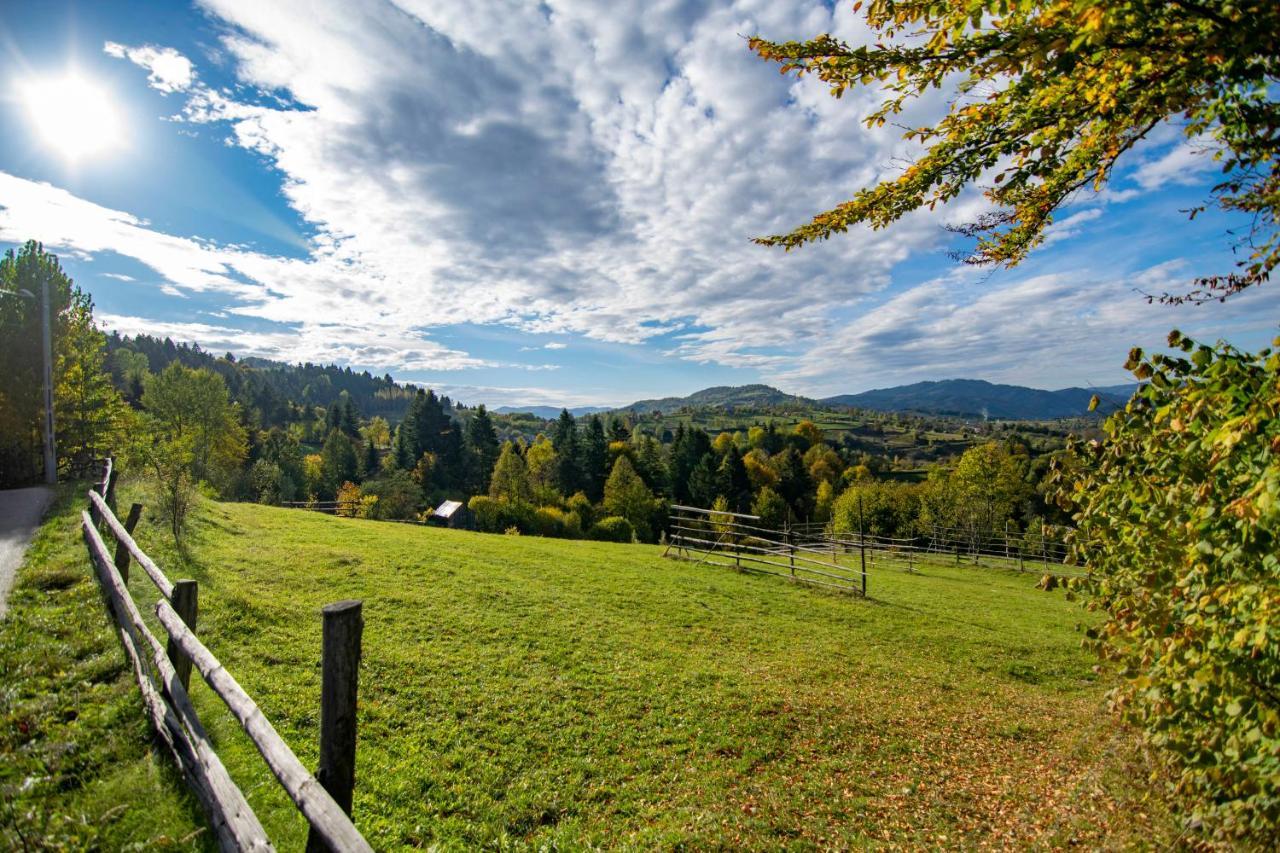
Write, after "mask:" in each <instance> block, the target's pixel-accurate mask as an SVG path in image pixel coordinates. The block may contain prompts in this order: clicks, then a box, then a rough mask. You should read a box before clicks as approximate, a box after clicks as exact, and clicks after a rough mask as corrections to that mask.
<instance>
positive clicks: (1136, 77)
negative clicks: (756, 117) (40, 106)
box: [749, 0, 1280, 299]
mask: <svg viewBox="0 0 1280 853" xmlns="http://www.w3.org/2000/svg"><path fill="white" fill-rule="evenodd" d="M859 6H861V3H859V4H857V6H855V8H858V7H859ZM866 20H867V24H868V26H869V27H870V29H871V30H872V31H873V33H874V36H873V38H872V39H869V40H868V42H869V44H867V45H865V46H857V47H853V46H850V45H848V44H845V43H843V42H841V41H839V40H838V39H835V38H832V37H831V36H829V35H823V36H819V37H818V38H815V39H813V40H811V41H807V42H788V43H785V44H783V43H775V42H770V41H767V40H765V39H762V38H759V37H756V38H752V39H751V40H750V42H749V44H750V47H751V49H752V50H754V51H755V52H756V53H757V54H759V55H760V56H761V57H762V58H764V59H766V60H770V61H774V62H777V63H779V64H780V65H781V70H782V72H783V73H795V74H796V75H797V76H802V75H805V74H815V75H817V76H818V78H819V79H821V80H822V81H823V82H824V83H827V84H828V85H829V86H830V87H831V94H832V95H834V96H835V97H840V96H841V95H843V94H844V93H845V92H846V91H848V90H849V89H851V88H854V87H857V86H865V85H877V86H880V87H882V88H883V89H884V90H887V92H888V93H889V94H888V97H887V98H886V99H885V100H884V101H883V103H882V104H881V105H880V107H879V109H877V110H875V111H874V112H872V113H871V114H870V115H869V116H868V117H867V119H866V122H867V124H868V126H870V127H880V126H883V125H884V124H885V123H886V122H887V121H890V120H891V119H892V117H893V116H895V115H897V114H899V113H901V112H902V111H903V110H904V108H905V106H906V104H907V103H908V102H909V101H911V100H913V99H916V98H919V97H921V96H922V95H924V94H925V93H926V92H927V91H929V90H930V89H935V88H940V87H942V86H944V85H945V86H952V85H953V81H956V85H957V92H958V95H957V96H956V97H955V98H953V99H952V101H951V104H950V109H949V111H948V113H947V115H946V116H945V117H944V118H942V119H941V120H940V121H939V122H938V123H937V124H935V125H933V126H931V127H922V128H909V129H908V130H907V131H906V133H905V138H906V139H908V140H911V141H915V142H918V143H921V144H923V145H924V146H925V152H924V154H923V155H922V156H920V157H919V158H918V159H917V160H916V161H915V162H914V163H912V164H911V165H910V166H908V167H907V168H906V169H905V170H904V171H903V172H902V174H901V175H899V176H898V177H896V178H894V179H892V180H887V181H884V182H882V183H880V184H878V185H876V186H874V187H870V188H865V189H862V190H859V191H858V192H857V193H856V194H855V195H854V197H853V198H852V199H851V200H849V201H847V202H844V203H843V204H840V205H839V206H837V207H836V208H834V209H832V210H829V211H827V212H825V213H821V214H819V215H817V216H815V217H814V218H813V220H812V221H811V222H810V223H809V224H807V225H802V226H800V227H799V228H796V229H795V230H794V231H791V232H789V233H786V234H776V235H773V236H770V237H762V238H758V240H757V242H760V243H763V244H765V245H772V246H784V247H786V248H787V249H792V248H795V247H798V246H801V245H803V244H805V243H808V242H811V241H813V240H822V239H827V238H828V237H830V236H831V235H832V234H836V233H842V232H844V231H846V230H848V228H849V227H850V226H852V225H855V224H858V223H865V224H868V225H871V226H872V227H874V228H881V227H884V226H887V225H889V224H890V223H892V222H895V221H896V220H898V219H899V218H901V217H902V216H904V215H905V214H907V213H909V212H910V211H913V210H917V209H919V208H921V207H929V208H933V207H934V206H935V205H937V204H939V203H945V202H947V201H949V200H951V199H953V198H955V197H956V196H957V195H959V193H960V192H961V190H963V189H964V188H965V187H966V186H969V185H971V184H975V183H977V182H979V181H989V184H988V186H987V188H986V189H985V195H986V197H987V199H988V200H989V201H990V202H991V204H992V205H993V206H994V210H993V211H992V212H991V213H988V214H985V215H982V216H980V217H979V218H978V219H977V220H976V221H975V222H973V223H971V224H969V225H968V226H965V227H964V228H963V229H961V230H962V231H963V233H965V234H966V235H968V236H972V237H976V238H978V239H977V243H976V246H975V248H974V250H973V252H972V253H971V254H970V255H969V256H968V258H967V259H966V260H968V261H969V262H970V263H977V264H998V265H1006V266H1012V265H1014V264H1016V263H1018V262H1019V261H1021V260H1022V259H1023V258H1025V257H1026V255H1027V253H1028V252H1029V251H1030V250H1031V249H1033V248H1034V247H1035V246H1036V245H1038V244H1039V243H1041V242H1042V241H1043V240H1044V236H1045V229H1046V228H1047V227H1048V226H1049V224H1050V223H1051V222H1052V218H1053V214H1054V213H1055V212H1056V211H1057V210H1059V209H1060V208H1061V207H1062V206H1063V205H1064V204H1066V203H1068V202H1069V201H1070V199H1071V198H1072V196H1073V195H1074V194H1075V193H1076V192H1077V191H1079V190H1081V189H1085V188H1093V189H1101V188H1102V187H1103V186H1104V185H1105V184H1106V183H1107V181H1108V179H1109V178H1110V177H1111V175H1112V173H1113V171H1114V169H1115V166H1116V163H1117V161H1118V160H1119V159H1120V158H1121V156H1122V155H1124V153H1125V152H1127V151H1128V150H1129V149H1131V148H1132V147H1133V146H1134V144H1136V143H1137V142H1138V141H1139V140H1141V139H1143V138H1144V137H1146V136H1147V135H1148V134H1149V133H1150V132H1151V131H1152V130H1153V129H1155V128H1156V127H1157V126H1159V125H1160V124H1161V123H1163V122H1165V121H1167V120H1180V121H1181V122H1182V127H1183V130H1184V131H1185V133H1186V134H1187V136H1188V137H1189V138H1191V139H1193V140H1199V139H1205V138H1207V139H1209V140H1212V143H1210V144H1206V147H1213V146H1217V148H1218V151H1217V152H1216V153H1215V155H1214V156H1215V157H1217V158H1218V159H1220V160H1221V161H1222V162H1223V171H1224V178H1223V180H1222V182H1221V183H1219V184H1218V185H1217V186H1216V187H1215V188H1214V195H1215V196H1216V198H1217V201H1218V203H1219V204H1220V205H1221V206H1222V207H1223V208H1225V209H1227V210H1230V211H1238V212H1241V213H1243V214H1245V215H1246V216H1248V217H1250V218H1251V221H1252V234H1251V235H1250V238H1251V239H1250V240H1249V241H1248V243H1249V245H1250V249H1251V251H1250V253H1249V254H1248V257H1247V258H1246V259H1244V260H1242V261H1240V262H1239V265H1238V271H1237V272H1235V273H1230V274H1226V275H1214V276H1209V277H1207V278H1201V279H1199V280H1198V281H1197V282H1196V290H1194V291H1193V292H1192V293H1191V294H1189V295H1188V297H1189V298H1193V299H1204V298H1213V297H1222V296H1225V295H1228V294H1230V293H1233V292H1236V291H1238V290H1240V289H1242V288H1244V287H1248V286H1250V285H1253V284H1257V283H1259V282H1261V281H1264V280H1266V279H1267V277H1268V276H1269V274H1270V272H1271V270H1272V269H1273V268H1274V267H1275V265H1276V263H1277V262H1280V241H1278V239H1277V229H1276V218H1275V216H1276V206H1277V204H1280V172H1277V168H1278V167H1280V133H1277V132H1276V128H1277V127H1278V126H1280V102H1277V100H1276V97H1275V92H1276V89H1275V86H1276V81H1277V76H1278V75H1280V41H1278V40H1277V39H1276V35H1275V34H1276V33H1277V32H1280V4H1277V3H1275V2H1274V0H1175V2H1164V0H1119V2H1104V1H1103V0H1024V2H1017V3H1010V2H1007V0H971V2H964V3H956V2H953V3H917V2H907V1H906V0H873V2H871V3H870V4H868V8H867V14H866ZM1193 215H1194V212H1193Z"/></svg>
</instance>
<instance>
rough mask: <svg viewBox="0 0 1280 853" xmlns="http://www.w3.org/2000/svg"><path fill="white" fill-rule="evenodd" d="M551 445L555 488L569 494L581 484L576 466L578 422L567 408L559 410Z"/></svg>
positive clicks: (563, 493) (580, 473)
mask: <svg viewBox="0 0 1280 853" xmlns="http://www.w3.org/2000/svg"><path fill="white" fill-rule="evenodd" d="M551 446H552V447H554V448H555V450H556V456H557V460H558V464H557V468H556V481H557V488H558V489H559V490H560V493H561V494H562V495H571V494H573V493H574V492H576V491H578V490H579V489H580V488H581V486H582V472H581V471H580V470H579V467H578V453H579V450H578V424H577V421H575V420H574V418H573V415H571V414H569V410H568V409H561V410H560V417H559V419H557V420H556V425H555V428H554V429H553V430H552V432H551Z"/></svg>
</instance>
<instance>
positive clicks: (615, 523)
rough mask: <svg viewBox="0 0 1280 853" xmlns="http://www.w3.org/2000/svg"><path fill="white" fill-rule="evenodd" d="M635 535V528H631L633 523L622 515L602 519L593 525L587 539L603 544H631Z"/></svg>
mask: <svg viewBox="0 0 1280 853" xmlns="http://www.w3.org/2000/svg"><path fill="white" fill-rule="evenodd" d="M635 535H636V532H635V528H633V527H632V526H631V522H629V521H627V520H626V519H625V518H623V517H622V516H620V515H611V516H609V517H608V518H602V519H600V520H599V521H597V522H596V523H595V524H593V525H591V529H590V530H589V531H587V538H589V539H597V540H599V541H601V542H630V541H631V540H632V539H634V538H635Z"/></svg>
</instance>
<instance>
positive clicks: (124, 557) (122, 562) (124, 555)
mask: <svg viewBox="0 0 1280 853" xmlns="http://www.w3.org/2000/svg"><path fill="white" fill-rule="evenodd" d="M140 518H142V504H133V505H132V506H130V507H129V517H128V518H126V519H125V520H124V529H125V532H127V533H128V534H129V535H130V536H132V535H133V529H134V528H135V527H137V526H138V520H139V519H140ZM115 564H116V571H118V572H119V573H120V578H121V580H123V581H124V582H125V583H128V582H129V549H128V548H126V547H124V542H123V541H121V540H119V539H117V540H116V559H115Z"/></svg>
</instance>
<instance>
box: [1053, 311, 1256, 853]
mask: <svg viewBox="0 0 1280 853" xmlns="http://www.w3.org/2000/svg"><path fill="white" fill-rule="evenodd" d="M1169 344H1170V346H1171V347H1172V348H1174V349H1175V353H1176V354H1174V355H1168V356H1166V355H1155V356H1152V357H1150V358H1144V356H1143V353H1142V352H1141V351H1140V350H1135V351H1134V352H1133V353H1132V354H1131V355H1130V359H1129V362H1128V364H1127V365H1126V366H1127V367H1128V368H1129V369H1131V370H1133V371H1134V375H1135V376H1137V378H1138V379H1140V380H1142V381H1143V382H1145V383H1146V384H1144V385H1143V387H1142V389H1141V390H1140V391H1139V392H1138V393H1137V395H1136V396H1135V397H1134V399H1133V400H1132V401H1131V402H1130V403H1129V405H1128V406H1127V407H1126V408H1124V409H1122V410H1120V411H1118V412H1116V413H1115V414H1113V415H1112V416H1111V417H1110V418H1108V419H1107V421H1106V423H1105V424H1104V427H1103V429H1104V432H1105V438H1104V440H1102V441H1100V442H1090V443H1088V444H1085V443H1080V442H1076V443H1075V444H1074V445H1073V446H1072V448H1071V451H1070V454H1069V456H1068V457H1067V458H1066V459H1064V460H1055V464H1054V472H1053V475H1054V481H1055V486H1056V489H1055V494H1056V497H1057V499H1058V500H1059V501H1060V503H1061V505H1062V506H1063V508H1064V509H1066V510H1068V511H1070V512H1072V513H1073V517H1074V518H1075V520H1076V525H1077V529H1076V533H1075V535H1074V537H1073V540H1072V542H1071V552H1072V559H1073V560H1074V561H1075V562H1078V563H1080V564H1081V565H1083V567H1084V568H1085V569H1087V571H1088V574H1087V575H1086V576H1085V577H1084V578H1083V579H1082V580H1080V581H1079V583H1078V585H1077V589H1080V590H1083V591H1084V592H1086V593H1087V594H1088V595H1089V606H1090V607H1091V608H1092V609H1095V610H1099V611H1101V612H1102V613H1103V614H1105V616H1106V620H1105V622H1104V623H1103V624H1102V625H1101V626H1100V628H1098V629H1097V630H1096V632H1095V631H1091V632H1090V636H1092V637H1093V638H1094V639H1095V641H1096V646H1097V648H1098V649H1099V651H1100V652H1101V653H1102V654H1103V656H1104V657H1105V658H1108V659H1111V660H1114V661H1117V662H1118V663H1119V664H1120V665H1121V670H1120V673H1121V680H1120V684H1119V686H1118V688H1117V689H1116V690H1115V691H1114V693H1113V694H1112V699H1113V701H1114V703H1115V705H1116V706H1117V707H1119V708H1120V709H1122V710H1123V711H1125V712H1126V714H1127V715H1128V717H1129V718H1130V719H1131V720H1132V721H1133V722H1135V723H1136V724H1138V725H1139V726H1140V727H1141V728H1142V729H1143V731H1144V732H1145V734H1146V737H1147V739H1148V740H1149V741H1150V742H1151V743H1153V744H1156V745H1158V746H1159V747H1161V748H1162V749H1163V750H1164V751H1165V754H1166V755H1167V756H1169V757H1171V758H1172V760H1173V762H1174V766H1175V769H1176V770H1177V773H1176V776H1175V779H1174V782H1175V784H1176V785H1177V787H1178V788H1179V789H1181V791H1183V792H1184V793H1185V794H1187V795H1188V796H1189V802H1188V811H1190V812H1191V813H1192V814H1194V815H1195V816H1196V817H1197V818H1198V821H1197V822H1198V823H1200V824H1201V825H1202V829H1201V832H1203V833H1204V834H1205V835H1207V836H1208V837H1209V838H1210V839H1211V840H1214V841H1217V842H1219V844H1217V845H1214V846H1225V847H1230V848H1240V849H1250V848H1255V847H1256V848H1259V849H1261V848H1268V849H1269V848H1270V847H1273V846H1274V841H1275V839H1276V837H1277V836H1278V835H1280V620H1277V619H1276V614H1277V613H1280V563H1278V562H1277V556H1276V555H1277V547H1276V546H1277V536H1278V534H1280V499H1278V498H1280V455H1278V454H1277V448H1280V393H1278V392H1277V389H1278V388H1280V350H1277V349H1276V347H1280V339H1277V340H1276V341H1275V342H1274V344H1273V348H1272V349H1264V350H1262V351H1261V352H1259V353H1257V354H1253V355H1250V354H1247V353H1242V352H1239V351H1237V350H1235V349H1233V348H1231V347H1229V346H1226V345H1218V346H1215V347H1207V346H1198V345H1196V344H1195V343H1193V342H1192V341H1190V340H1188V339H1186V338H1184V337H1183V336H1182V335H1181V334H1179V333H1178V332H1176V331H1175V332H1173V333H1172V334H1171V335H1170V336H1169ZM1178 350H1180V351H1181V352H1176V351H1178ZM1064 463H1065V464H1064ZM1188 844H1189V845H1190V846H1197V845H1196V844H1195V842H1194V841H1192V840H1190V839H1189V840H1188Z"/></svg>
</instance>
